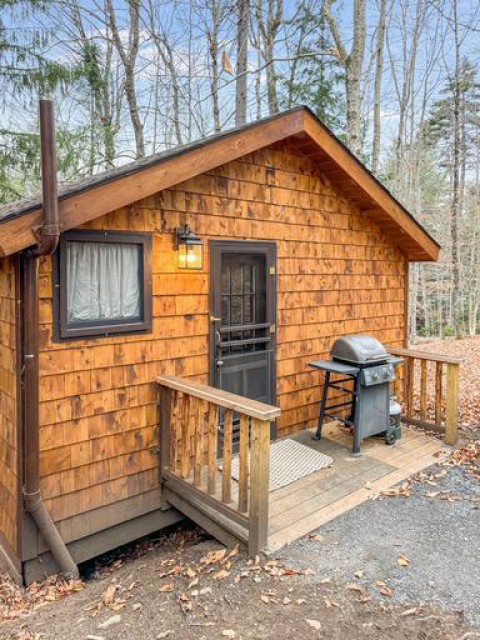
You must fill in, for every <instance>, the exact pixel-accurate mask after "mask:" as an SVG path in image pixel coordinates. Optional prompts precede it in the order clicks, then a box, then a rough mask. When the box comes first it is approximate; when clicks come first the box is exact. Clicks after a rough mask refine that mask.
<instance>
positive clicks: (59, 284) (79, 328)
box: [53, 229, 152, 342]
mask: <svg viewBox="0 0 480 640" xmlns="http://www.w3.org/2000/svg"><path fill="white" fill-rule="evenodd" d="M69 242H90V243H95V242H101V243H111V244H136V245H138V246H140V247H141V248H142V257H143V260H142V259H141V260H140V263H139V274H138V276H139V278H138V280H139V286H140V309H141V319H140V320H136V321H131V320H127V321H120V322H119V321H118V320H110V321H104V322H98V321H92V322H88V323H81V324H76V325H75V324H74V325H72V324H71V323H69V321H68V308H67V301H68V281H67V259H66V258H67V244H68V243H69ZM53 304H54V339H55V340H56V341H58V342H61V341H65V340H72V339H73V340H74V339H85V338H93V337H101V336H103V337H107V336H115V335H121V334H130V333H148V332H150V331H151V330H152V237H151V234H149V233H139V232H130V231H109V230H102V231H97V230H91V229H84V230H72V231H66V232H65V233H62V235H61V236H60V241H59V244H58V248H57V250H56V252H55V256H54V295H53Z"/></svg>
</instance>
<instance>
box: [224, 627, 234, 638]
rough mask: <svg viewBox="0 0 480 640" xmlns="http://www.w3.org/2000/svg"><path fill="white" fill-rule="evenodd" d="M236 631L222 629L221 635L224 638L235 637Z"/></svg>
mask: <svg viewBox="0 0 480 640" xmlns="http://www.w3.org/2000/svg"><path fill="white" fill-rule="evenodd" d="M236 635H237V634H236V633H235V631H234V630H233V629H224V630H223V631H222V636H224V637H225V638H235V637H236Z"/></svg>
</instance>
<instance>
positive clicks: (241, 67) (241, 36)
mask: <svg viewBox="0 0 480 640" xmlns="http://www.w3.org/2000/svg"><path fill="white" fill-rule="evenodd" d="M249 11H250V0H237V75H236V82H235V124H236V125H241V124H245V123H246V121H247V95H248V86H247V75H248V22H249Z"/></svg>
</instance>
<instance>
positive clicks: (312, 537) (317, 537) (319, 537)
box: [308, 533, 323, 542]
mask: <svg viewBox="0 0 480 640" xmlns="http://www.w3.org/2000/svg"><path fill="white" fill-rule="evenodd" d="M308 537H309V538H310V540H315V542H320V541H321V540H323V536H322V535H320V534H319V533H311V534H310V535H309V536H308Z"/></svg>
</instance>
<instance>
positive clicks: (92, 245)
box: [67, 242, 141, 322]
mask: <svg viewBox="0 0 480 640" xmlns="http://www.w3.org/2000/svg"><path fill="white" fill-rule="evenodd" d="M140 257H141V252H140V247H139V246H138V245H135V244H111V243H107V242H68V243H67V291H68V321H69V322H85V321H92V320H121V319H135V318H139V317H140V303H141V300H140V281H139V273H140V269H139V266H140Z"/></svg>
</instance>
